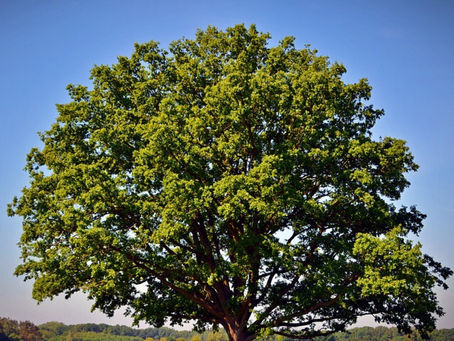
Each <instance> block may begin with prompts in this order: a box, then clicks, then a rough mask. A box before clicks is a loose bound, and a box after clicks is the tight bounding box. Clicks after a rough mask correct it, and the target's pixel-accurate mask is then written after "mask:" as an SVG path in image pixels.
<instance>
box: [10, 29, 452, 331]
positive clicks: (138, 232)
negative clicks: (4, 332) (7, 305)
mask: <svg viewBox="0 0 454 341" xmlns="http://www.w3.org/2000/svg"><path fill="white" fill-rule="evenodd" d="M269 39H270V36H269V35H268V34H263V33H260V32H257V30H256V29H255V27H254V26H251V27H250V28H245V27H244V26H242V25H239V26H235V27H233V28H228V29H226V30H225V31H220V30H218V29H216V28H214V27H209V28H208V29H207V30H206V31H198V32H197V35H196V38H195V39H194V40H189V39H181V40H178V41H176V42H173V43H172V44H170V46H169V48H168V51H166V50H163V49H161V48H160V47H159V46H158V44H157V43H155V42H149V43H146V44H141V45H139V44H137V45H136V46H135V52H134V53H133V54H132V56H131V57H130V58H127V57H119V58H118V62H117V63H116V64H114V65H112V66H105V65H101V66H95V67H94V68H93V70H92V73H91V79H92V81H93V86H92V88H87V87H84V86H74V85H69V86H68V91H69V94H70V96H71V98H72V102H70V103H68V104H62V105H58V106H57V108H58V112H59V116H58V118H57V122H56V123H55V124H53V125H52V127H51V128H50V129H49V130H48V131H46V132H44V133H42V134H41V138H42V141H43V144H44V146H43V147H42V148H41V149H37V148H34V149H32V150H31V152H30V154H29V155H28V159H27V166H26V169H27V170H28V172H29V174H30V178H31V180H30V184H29V186H28V187H26V188H24V190H23V193H22V196H21V197H20V198H19V199H14V201H13V203H12V204H11V206H10V214H16V215H19V216H22V217H23V235H22V238H21V241H20V247H21V250H22V260H23V261H22V264H21V265H19V266H18V267H17V270H16V274H17V275H25V279H32V280H34V290H33V297H34V298H35V299H37V300H39V301H41V300H43V299H45V298H48V297H53V296H55V295H58V294H60V293H64V294H65V295H66V296H67V297H69V296H71V294H73V293H75V292H77V291H84V292H86V293H88V296H89V297H90V298H91V299H93V300H94V308H98V309H101V310H102V311H104V312H105V313H107V314H109V315H110V314H113V312H114V311H115V310H116V309H117V308H119V307H121V306H126V307H127V312H128V313H130V314H131V315H132V316H133V317H134V318H135V319H136V321H139V320H144V321H146V322H148V323H151V324H153V325H155V326H160V325H162V324H163V323H165V322H166V321H168V322H170V323H177V324H178V323H181V322H184V321H188V320H189V321H190V320H195V321H197V327H200V328H203V327H204V326H209V325H215V326H217V325H221V326H223V327H224V328H225V329H226V331H227V333H228V335H229V337H230V339H231V340H252V339H254V338H256V337H258V336H259V335H267V334H270V333H271V334H273V333H274V334H279V335H283V336H288V337H293V338H309V337H313V336H317V335H325V334H329V333H331V332H333V331H337V330H343V329H344V328H345V327H346V326H348V325H350V324H352V323H354V322H355V321H356V319H357V317H358V316H362V315H367V314H373V315H374V316H375V317H376V319H377V320H379V321H383V322H387V323H391V324H395V325H397V326H398V327H399V328H400V329H401V330H403V331H408V330H409V329H410V328H411V327H416V328H417V329H419V330H420V331H422V332H423V333H425V332H427V331H429V330H431V329H433V327H434V323H435V319H436V316H437V315H441V314H442V313H443V312H442V309H441V308H440V306H439V304H438V302H437V299H436V296H435V294H434V287H435V286H437V285H440V286H444V287H445V286H446V284H445V283H444V280H445V279H446V278H447V277H448V276H449V275H450V274H451V270H449V269H447V268H444V267H443V266H442V265H441V264H439V263H438V262H436V261H434V260H433V259H432V258H431V257H429V256H427V255H423V254H422V252H421V246H420V245H419V244H418V243H413V242H411V241H410V240H409V239H408V238H407V235H408V234H409V233H414V234H418V232H419V231H420V230H421V228H422V220H423V219H424V215H423V214H422V213H420V212H418V211H417V210H416V209H415V208H414V207H410V208H407V207H402V208H396V207H395V206H394V205H393V204H392V202H393V201H395V200H397V199H399V197H400V195H401V193H402V191H403V190H404V188H405V187H407V186H408V184H409V182H408V181H407V180H406V178H405V173H406V172H408V171H414V170H416V169H417V165H416V164H415V163H414V161H413V157H412V155H411V153H410V152H409V150H408V148H407V146H406V145H405V142H404V141H402V140H399V139H395V138H390V137H386V138H382V139H379V140H377V139H374V138H373V137H372V134H371V129H372V128H373V126H374V124H375V122H376V120H377V119H378V118H379V117H380V116H381V115H382V114H383V112H382V111H381V110H376V109H374V108H373V107H372V106H371V105H369V104H368V102H367V101H368V100H369V96H370V92H371V87H370V86H369V85H368V83H367V81H366V80H364V79H362V80H360V81H359V82H358V83H355V84H346V83H345V82H344V81H343V80H342V75H343V74H344V73H345V67H344V66H343V65H341V64H338V63H330V62H329V60H328V59H327V58H326V57H321V56H318V55H317V51H315V50H311V49H310V48H309V47H306V48H304V49H297V48H295V46H294V43H293V38H291V37H287V38H284V39H283V40H282V41H281V42H280V43H279V44H278V45H277V46H275V47H270V46H269V43H268V41H269Z"/></svg>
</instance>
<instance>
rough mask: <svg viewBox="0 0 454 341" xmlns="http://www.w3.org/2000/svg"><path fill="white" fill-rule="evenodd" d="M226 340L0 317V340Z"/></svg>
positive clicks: (378, 337) (446, 338)
mask: <svg viewBox="0 0 454 341" xmlns="http://www.w3.org/2000/svg"><path fill="white" fill-rule="evenodd" d="M7 340H14V341H19V340H20V341H96V340H99V341H100V340H102V341H144V340H145V341H227V340H228V338H227V335H226V333H225V332H224V331H222V330H221V331H218V332H214V331H206V332H204V333H202V334H199V333H196V332H191V331H178V330H174V329H171V328H146V329H137V328H131V327H126V326H120V325H116V326H112V325H108V324H94V323H85V324H75V325H65V324H63V323H60V322H47V323H44V324H42V325H39V326H36V325H34V324H33V323H32V322H29V321H25V322H17V321H14V320H11V319H9V318H0V341H7ZM430 340H431V341H454V328H453V329H441V330H436V331H434V332H433V333H432V334H431V336H430ZM262 341H290V339H288V338H285V337H282V336H270V337H267V338H264V339H262ZM314 341H422V338H421V337H420V336H419V335H417V334H416V333H414V334H412V335H402V334H400V333H399V332H398V331H397V329H396V328H387V327H376V328H372V327H362V328H353V329H350V330H349V331H348V332H345V333H336V334H333V335H330V336H326V337H319V338H316V339H315V340H314Z"/></svg>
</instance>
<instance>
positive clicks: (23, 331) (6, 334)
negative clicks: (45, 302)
mask: <svg viewBox="0 0 454 341" xmlns="http://www.w3.org/2000/svg"><path fill="white" fill-rule="evenodd" d="M0 340H1V341H41V340H44V339H43V338H42V335H41V332H40V330H39V328H38V327H37V326H35V325H34V324H33V323H31V322H30V321H21V322H17V321H15V320H12V319H9V318H5V317H3V318H0Z"/></svg>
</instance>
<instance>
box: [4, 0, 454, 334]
mask: <svg viewBox="0 0 454 341" xmlns="http://www.w3.org/2000/svg"><path fill="white" fill-rule="evenodd" d="M237 23H245V24H246V25H249V24H252V23H255V24H256V25H257V27H258V29H259V30H260V31H265V32H270V33H271V35H272V36H273V41H278V40H280V39H282V38H283V37H284V36H286V35H293V36H295V37H296V43H297V45H298V46H299V47H303V45H304V44H306V43H309V44H311V45H312V47H314V48H316V49H318V50H319V52H320V54H322V55H328V56H330V57H331V60H333V61H339V62H342V63H344V64H345V66H346V67H347V70H348V73H347V75H346V77H345V79H346V80H347V81H350V82H353V81H356V80H358V79H359V78H362V77H366V78H368V79H369V81H370V83H371V84H372V86H373V87H374V91H373V96H372V101H371V102H372V103H374V104H375V106H376V107H380V108H384V109H385V111H386V115H385V116H384V118H383V119H382V120H381V121H380V122H379V124H378V125H377V127H376V130H375V132H376V134H377V136H379V135H380V136H393V137H399V138H402V139H405V140H407V141H408V145H409V146H410V148H411V150H412V151H413V153H414V156H415V159H416V161H417V162H418V163H419V164H420V166H421V168H420V170H419V171H418V172H417V173H415V174H411V175H410V176H409V177H410V180H411V182H412V186H411V187H410V188H409V189H408V190H407V191H406V192H405V193H404V196H403V198H402V203H404V204H407V205H409V204H416V205H417V207H418V208H419V209H420V210H422V211H423V212H424V213H426V214H427V215H428V218H427V220H426V222H425V225H426V226H425V230H424V231H423V233H422V234H421V236H420V238H419V240H420V241H421V242H422V244H423V246H424V251H425V252H427V253H429V254H431V255H433V256H434V257H435V258H436V259H438V260H439V261H442V262H443V263H444V265H448V266H450V267H451V268H454V252H453V249H454V246H453V241H454V230H453V222H454V219H453V218H454V200H453V193H454V181H453V174H454V152H453V146H454V133H453V132H452V131H453V128H454V66H453V61H454V59H453V55H454V2H453V1H451V0H446V1H443V0H426V1H423V0H411V1H410V0H408V1H404V0H400V1H395V0H394V1H383V0H382V1H374V2H372V1H363V0H358V1H354V0H345V1H334V0H333V1H315V0H311V1H309V0H298V1H289V0H283V1H280V2H277V1H264V0H260V1H245V0H241V1H238V0H235V1H223V2H220V1H141V0H140V1H139V0H135V1H134V0H131V1H128V2H126V1H115V0H91V1H89V0H86V1H80V0H64V1H63V0H58V1H57V0H55V1H53V0H47V1H42V0H28V1H26V0H22V1H16V0H1V1H0V47H1V53H0V77H1V78H0V79H1V81H0V115H1V121H0V122H1V125H0V129H1V133H0V147H1V148H0V152H1V162H0V172H1V176H0V243H1V245H0V259H1V262H0V316H9V317H11V318H14V319H18V320H25V319H28V320H31V321H34V322H36V323H42V322H46V321H49V320H58V321H62V322H65V323H81V322H106V323H125V324H129V323H130V321H129V320H128V319H125V318H123V317H122V315H121V314H118V315H116V316H115V317H114V318H112V319H107V318H106V317H104V316H103V315H102V314H100V313H94V314H90V312H89V310H90V303H88V302H86V300H85V298H84V297H83V296H81V295H76V297H75V298H73V299H71V300H70V301H68V302H67V301H65V300H64V299H60V298H57V299H56V300H54V301H52V302H45V303H43V304H41V305H39V306H37V305H36V303H35V302H33V300H32V299H31V284H30V283H24V282H22V280H21V279H20V278H16V277H14V276H13V275H12V272H13V271H14V267H15V266H16V265H17V264H18V263H19V251H18V248H17V246H16V243H17V241H18V240H19V236H20V234H21V225H20V221H19V219H15V218H13V219H11V218H8V217H7V216H6V205H7V203H8V202H10V200H11V198H12V197H13V196H14V195H17V194H19V193H20V189H21V188H22V187H23V186H24V185H25V184H26V183H27V177H26V174H25V173H24V172H23V171H22V169H23V167H24V165H25V155H26V153H27V152H28V151H29V150H30V148H32V147H34V146H39V143H40V142H39V139H38V136H37V134H36V132H38V131H43V130H46V129H47V128H48V127H49V126H50V124H51V123H52V122H53V121H54V120H55V118H56V110H55V104H56V103H64V102H67V101H68V97H67V95H66V92H65V86H66V85H67V84H68V83H80V84H84V85H89V80H88V75H89V70H90V69H91V67H92V66H93V65H94V64H111V63H113V62H115V59H116V57H117V56H118V55H129V54H130V53H131V52H132V47H133V44H134V42H146V41H148V40H156V41H159V42H161V45H162V47H166V46H167V45H168V43H169V42H170V41H172V40H175V39H178V38H181V37H182V36H186V37H193V36H194V33H195V31H196V29H197V28H206V27H207V26H208V25H214V26H217V27H220V28H225V27H228V26H232V25H234V24H237ZM449 283H450V286H451V288H450V289H449V290H448V291H446V292H441V293H440V295H439V299H440V301H441V302H442V305H443V306H444V307H445V310H446V312H447V314H446V316H445V317H444V318H442V319H440V321H439V327H444V328H454V280H452V279H451V280H450V281H449Z"/></svg>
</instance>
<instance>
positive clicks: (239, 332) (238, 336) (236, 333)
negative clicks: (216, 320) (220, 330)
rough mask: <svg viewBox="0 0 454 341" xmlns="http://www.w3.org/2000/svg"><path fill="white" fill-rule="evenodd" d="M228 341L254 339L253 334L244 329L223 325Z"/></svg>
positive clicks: (248, 340) (249, 340)
mask: <svg viewBox="0 0 454 341" xmlns="http://www.w3.org/2000/svg"><path fill="white" fill-rule="evenodd" d="M224 328H225V331H226V332H227V336H228V337H229V341H251V340H254V335H252V334H251V333H248V332H247V330H245V329H238V328H237V327H236V326H235V325H233V326H232V325H231V324H226V325H224Z"/></svg>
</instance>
